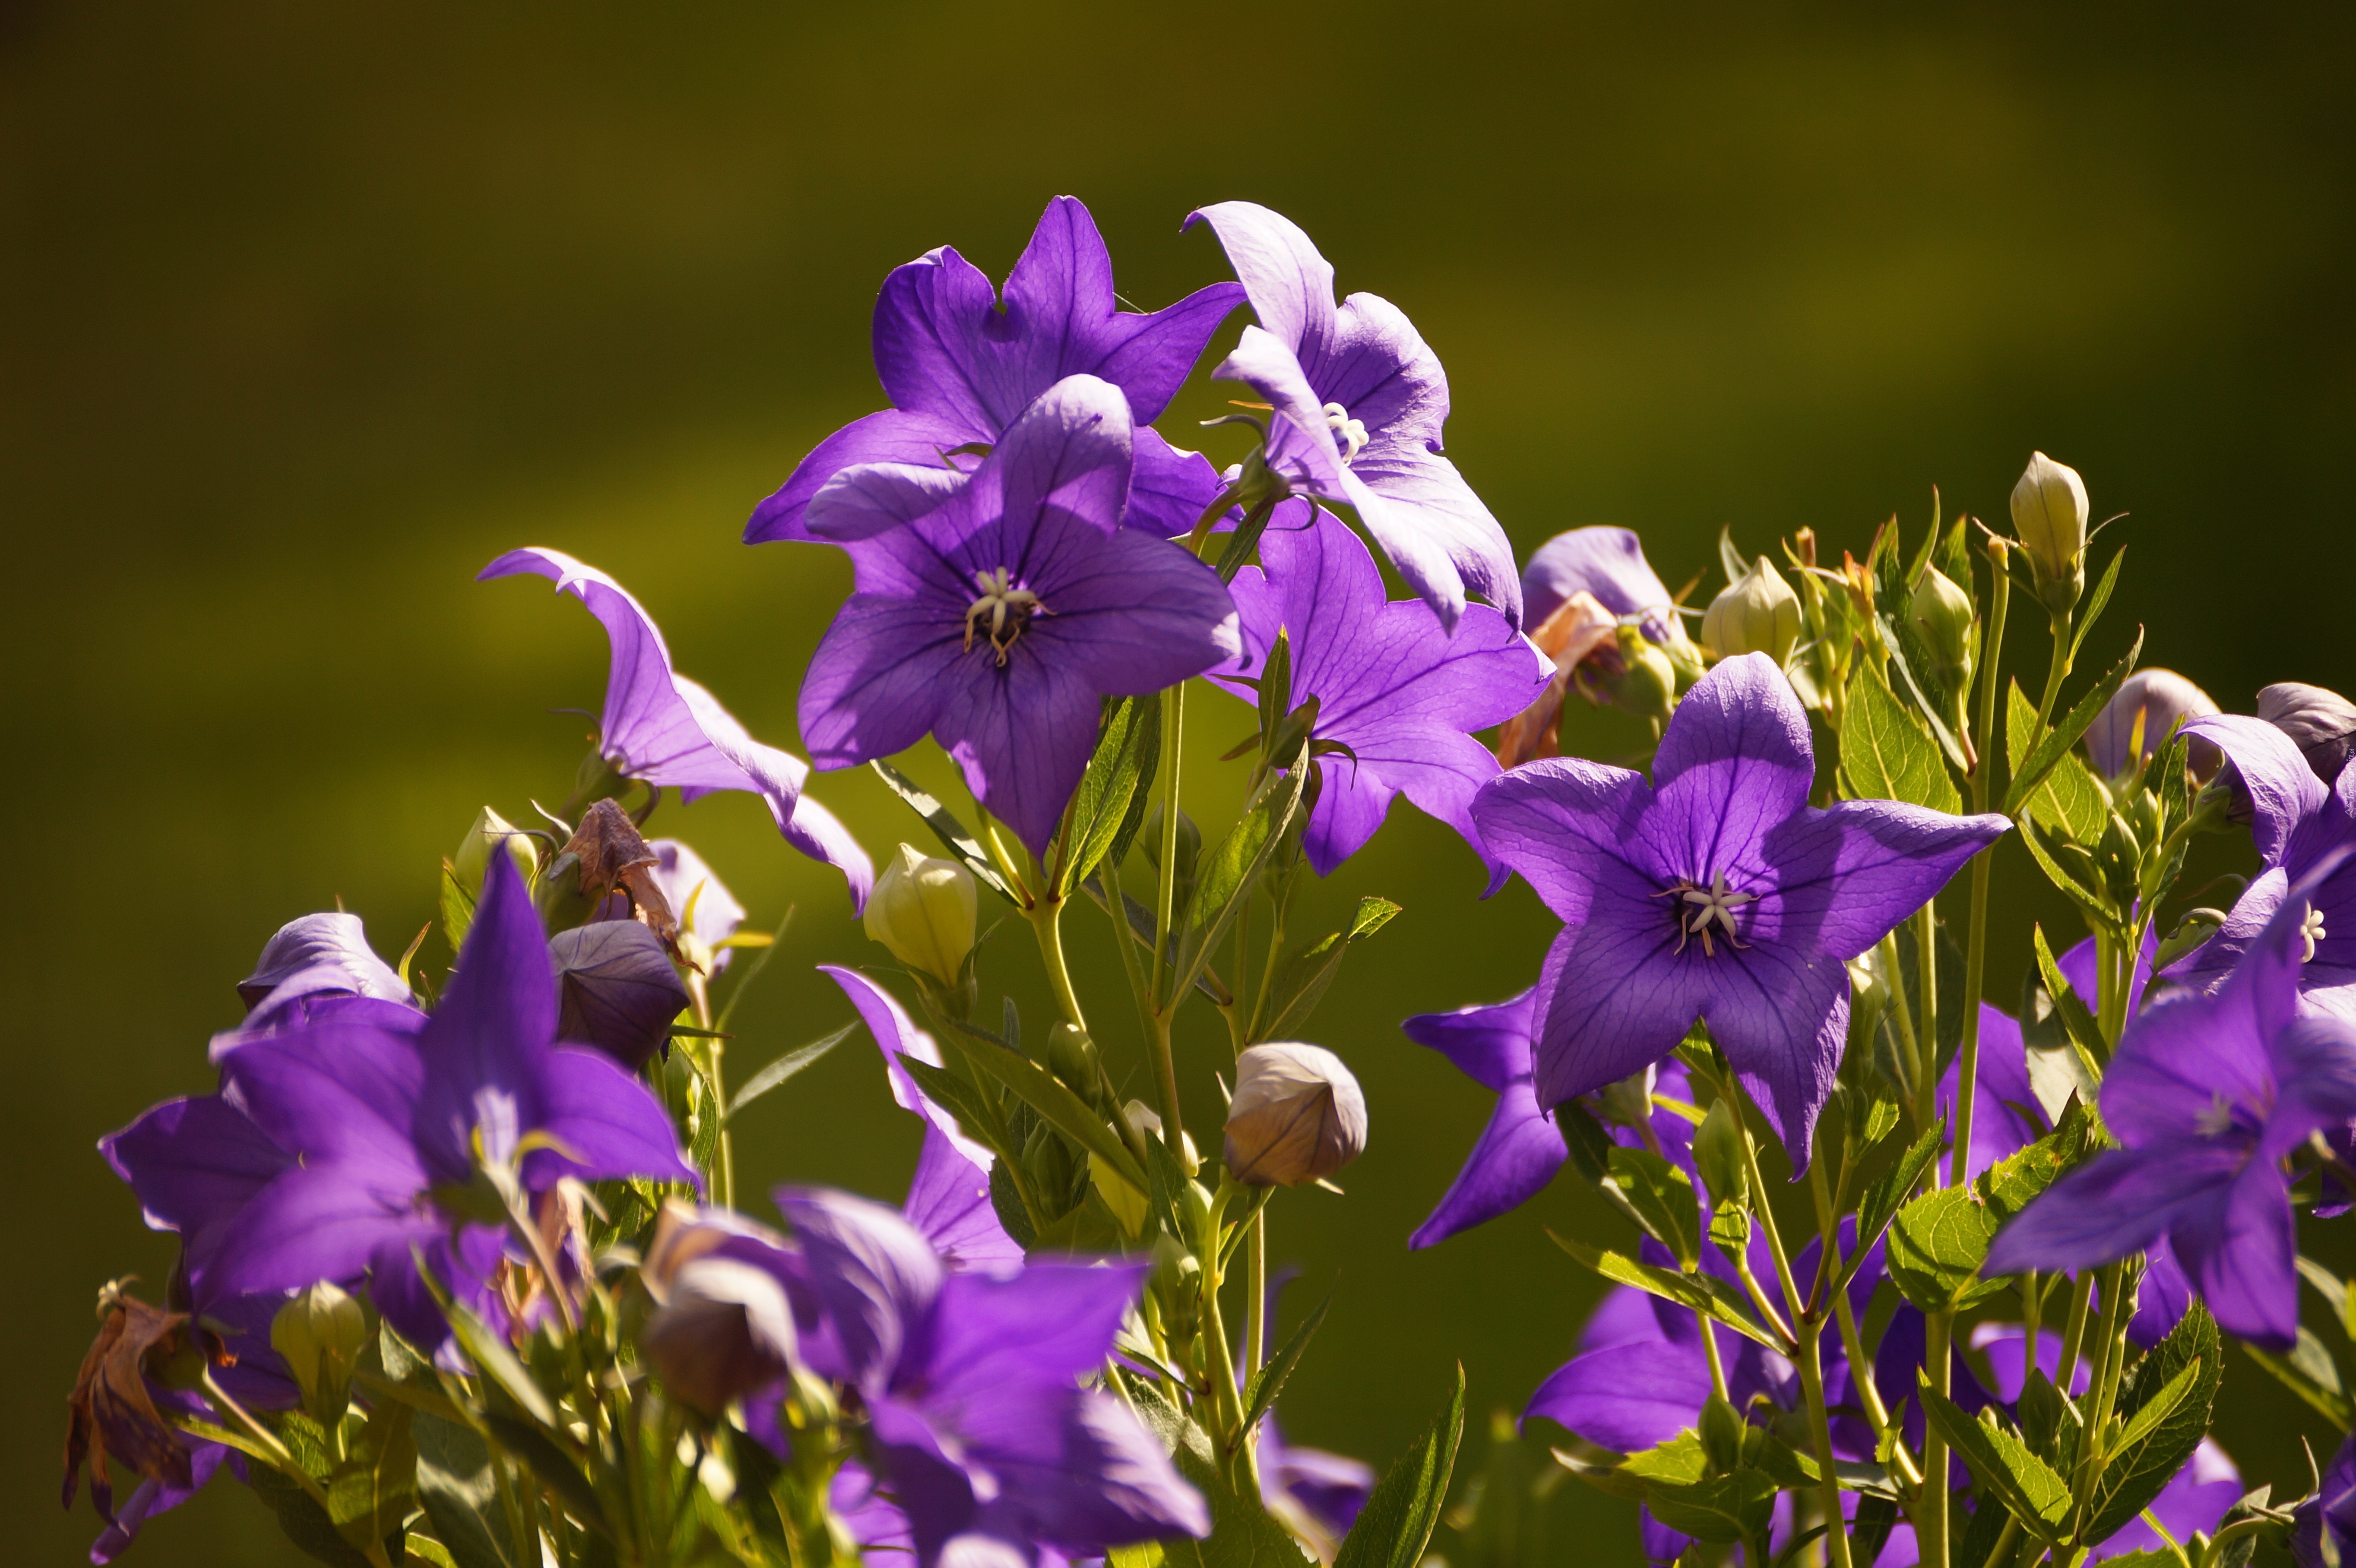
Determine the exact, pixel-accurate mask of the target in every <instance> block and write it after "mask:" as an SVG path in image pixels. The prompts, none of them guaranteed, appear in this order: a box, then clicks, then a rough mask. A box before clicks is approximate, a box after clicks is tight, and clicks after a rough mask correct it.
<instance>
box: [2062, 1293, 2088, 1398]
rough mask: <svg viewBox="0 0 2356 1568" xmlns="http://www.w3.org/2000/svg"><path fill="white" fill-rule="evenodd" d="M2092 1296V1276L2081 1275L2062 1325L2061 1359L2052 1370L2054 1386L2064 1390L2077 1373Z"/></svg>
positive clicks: (2084, 1345) (2084, 1342)
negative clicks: (2068, 1313) (2068, 1314)
mask: <svg viewBox="0 0 2356 1568" xmlns="http://www.w3.org/2000/svg"><path fill="white" fill-rule="evenodd" d="M2093 1296H2094V1275H2092V1274H2082V1275H2079V1276H2078V1278H2077V1281H2076V1283H2075V1284H2074V1285H2072V1288H2071V1291H2070V1316H2069V1317H2067V1318H2065V1319H2063V1321H2062V1324H2061V1360H2060V1361H2059V1362H2058V1363H2057V1364H2056V1366H2055V1368H2054V1371H2055V1374H2056V1375H2055V1377H2054V1380H2053V1381H2054V1386H2055V1387H2057V1388H2062V1389H2066V1388H2068V1387H2069V1386H2070V1380H2071V1378H2072V1376H2074V1375H2075V1374H2076V1372H2077V1371H2078V1357H2079V1354H2080V1352H2082V1351H2083V1349H2085V1347H2086V1305H2087V1303H2088V1302H2089V1301H2090V1300H2091V1299H2092V1298H2093Z"/></svg>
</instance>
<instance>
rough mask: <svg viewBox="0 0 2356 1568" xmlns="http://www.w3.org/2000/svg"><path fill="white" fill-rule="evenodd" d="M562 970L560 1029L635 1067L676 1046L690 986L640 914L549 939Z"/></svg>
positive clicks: (551, 958) (552, 961)
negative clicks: (674, 1035)
mask: <svg viewBox="0 0 2356 1568" xmlns="http://www.w3.org/2000/svg"><path fill="white" fill-rule="evenodd" d="M548 962H549V965H550V968H551V969H552V971H553V972H554V974H555V976H556V996H557V1015H556V1032H557V1034H558V1035H559V1036H560V1037H561V1038H562V1039H565V1040H573V1041H575V1042H577V1043H579V1044H582V1045H594V1046H595V1047H596V1048H597V1049H598V1050H600V1051H604V1052H605V1054H606V1055H608V1056H610V1057H612V1058H613V1059H614V1060H615V1061H618V1062H620V1063H621V1064H622V1065H623V1066H625V1067H626V1068H628V1069H629V1070H630V1071H631V1072H637V1070H638V1069H639V1068H641V1067H644V1066H645V1065H646V1064H647V1061H648V1059H649V1058H650V1057H652V1056H653V1055H654V1054H655V1052H656V1051H663V1052H665V1053H666V1054H668V1053H669V1050H670V1026H671V1024H672V1023H673V1022H674V1021H675V1020H676V1019H678V1018H679V1015H680V1013H681V1012H683V1011H685V1010H686V1008H687V1005H688V999H689V998H688V994H687V987H685V986H683V985H681V984H680V979H679V971H678V970H677V969H674V968H673V967H671V962H670V955H669V954H668V953H665V952H664V951H663V944H662V938H660V937H659V936H657V935H656V934H655V933H653V932H652V931H650V930H648V928H647V927H646V926H644V925H641V924H639V923H637V921H635V920H599V921H592V922H591V923H588V924H587V925H576V926H574V927H573V929H572V930H570V931H560V932H558V933H556V934H555V935H554V936H552V937H550V938H549V940H548Z"/></svg>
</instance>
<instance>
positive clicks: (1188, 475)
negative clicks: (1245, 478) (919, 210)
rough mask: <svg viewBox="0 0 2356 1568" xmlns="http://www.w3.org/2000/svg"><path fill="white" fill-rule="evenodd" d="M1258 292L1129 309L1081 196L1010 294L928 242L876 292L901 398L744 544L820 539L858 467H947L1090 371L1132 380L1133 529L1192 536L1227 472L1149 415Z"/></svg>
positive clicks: (1219, 289)
mask: <svg viewBox="0 0 2356 1568" xmlns="http://www.w3.org/2000/svg"><path fill="white" fill-rule="evenodd" d="M1243 292H1244V291H1243V290H1242V289H1241V288H1240V287H1239V286H1237V284H1234V283H1213V284H1211V285H1210V286H1209V287H1208V288H1204V289H1198V290H1196V291H1195V292H1194V293H1191V294H1189V295H1187V296H1186V297H1185V298H1184V299H1183V300H1180V301H1179V302H1178V303H1177V304H1173V305H1171V306H1169V307H1168V308H1167V309H1164V310H1158V311H1155V312H1153V313H1151V315H1138V314H1136V313H1133V312H1130V311H1125V310H1120V309H1118V308H1117V301H1116V298H1115V295H1114V293H1113V289H1112V258H1111V257H1110V255H1108V253H1107V252H1106V250H1105V243H1104V240H1103V237H1102V236H1101V235H1099V234H1098V232H1097V226H1096V221H1095V219H1092V218H1090V217H1089V216H1088V209H1087V208H1085V207H1083V206H1081V205H1080V203H1079V201H1078V200H1077V199H1076V198H1075V197H1068V196H1059V197H1056V198H1055V200H1053V201H1051V202H1049V203H1048V204H1047V210H1046V212H1045V213H1044V215H1043V216H1042V217H1041V218H1040V219H1039V226H1038V228H1037V229H1036V230H1035V231H1033V234H1032V236H1031V243H1030V244H1029V245H1028V246H1027V247H1025V248H1024V250H1023V255H1022V257H1021V259H1020V260H1018V261H1016V262H1015V263H1014V271H1013V272H1011V273H1009V274H1008V276H1007V279H1006V293H1005V298H1004V302H1003V304H1002V305H1001V302H1000V300H999V298H998V295H997V293H996V291H995V290H993V289H992V288H991V284H990V280H989V279H988V278H987V277H985V276H983V275H982V273H981V272H980V271H979V270H977V269H976V268H975V267H974V266H973V264H972V263H971V262H969V261H967V260H966V259H965V258H964V257H962V256H960V255H958V253H957V251H954V250H951V249H950V248H949V247H948V246H946V245H944V246H942V247H940V248H939V249H938V250H936V251H927V252H926V254H925V255H924V256H922V257H920V258H918V259H917V260H916V261H911V262H909V263H908V264H907V265H906V266H904V267H901V268H898V269H897V270H895V271H894V272H893V273H892V275H891V276H890V277H889V278H887V279H885V280H884V283H883V293H882V294H881V295H879V296H878V297H877V299H876V302H875V369H876V373H877V375H878V376H879V377H881V378H882V379H883V393H884V396H886V397H887V398H889V399H890V400H892V406H891V407H890V408H888V409H886V410H884V411H882V412H881V413H873V414H869V415H867V416H866V417H865V418H863V419H859V420H855V421H852V422H851V423H850V424H848V425H845V426H844V427H843V428H842V429H841V430H839V431H837V432H834V433H833V434H832V435H830V436H829V437H827V438H826V440H825V441H823V442H821V443H819V446H818V449H817V450H816V451H814V452H812V453H810V454H809V456H808V457H805V458H803V459H802V461H801V463H800V464H799V465H798V467H796V468H795V470H794V472H793V475H792V477H790V478H788V479H787V481H786V483H785V485H784V486H783V487H782V488H780V489H779V490H778V491H777V493H776V495H774V496H770V497H769V498H768V499H767V500H766V501H764V502H762V503H761V505H760V506H759V507H756V508H755V510H754V513H753V520H752V521H751V522H750V523H748V524H747V525H746V526H745V528H744V542H745V543H746V544H766V543H767V542H769V541H771V540H774V539H814V538H818V537H819V536H817V535H814V534H812V533H811V532H809V529H808V528H807V527H806V526H805V518H804V514H805V512H806V511H807V510H808V508H809V504H810V501H811V500H812V498H813V497H815V496H817V495H818V493H819V490H820V489H821V488H822V487H824V485H826V483H827V481H828V480H830V479H831V478H833V477H834V476H835V475H838V474H840V473H841V472H842V471H843V470H844V469H846V468H851V467H854V466H856V465H858V464H866V463H894V464H917V465H920V466H924V467H930V468H936V469H946V468H948V465H949V464H950V462H951V461H952V460H953V458H954V457H956V456H957V455H959V450H958V449H960V448H964V447H969V446H971V445H974V444H976V443H980V444H982V445H991V444H995V443H997V442H998V441H999V440H1000V439H1001V438H1002V437H1003V436H1004V435H1005V433H1006V431H1007V428H1008V427H1009V426H1010V425H1012V424H1013V422H1014V421H1015V420H1016V419H1018V418H1019V417H1021V415H1022V413H1023V410H1024V409H1026V408H1028V407H1030V406H1031V403H1032V400H1033V399H1035V398H1037V397H1039V396H1040V395H1041V394H1042V393H1044V392H1045V391H1046V390H1047V389H1048V388H1050V387H1052V386H1054V385H1055V383H1056V382H1057V381H1060V380H1062V379H1064V378H1065V377H1066V376H1083V375H1085V376H1097V377H1100V378H1102V379H1104V380H1107V381H1108V382H1110V383H1112V385H1113V386H1115V387H1117V388H1119V389H1120V392H1121V394H1122V396H1123V397H1124V398H1125V399H1126V400H1127V401H1128V403H1129V409H1130V418H1131V419H1132V420H1133V421H1135V423H1136V424H1137V425H1138V427H1139V429H1138V432H1137V458H1136V465H1135V470H1134V474H1133V476H1132V477H1131V479H1130V498H1129V512H1128V517H1127V521H1128V523H1129V525H1130V527H1132V528H1143V529H1146V530H1148V531H1150V532H1153V533H1158V534H1160V535H1162V537H1163V538H1165V539H1166V538H1168V537H1170V536H1171V535H1173V534H1180V533H1183V532H1185V531H1186V530H1187V529H1188V528H1192V527H1194V519H1195V517H1196V515H1197V514H1199V513H1200V512H1201V511H1202V509H1203V508H1204V507H1205V506H1206V505H1208V504H1209V502H1210V501H1211V499H1212V498H1213V497H1214V496H1215V495H1216V494H1217V492H1218V480H1217V476H1216V475H1215V474H1214V473H1213V472H1212V469H1211V465H1210V464H1209V463H1207V462H1205V460H1204V458H1203V457H1202V456H1201V455H1200V454H1199V453H1193V452H1185V451H1181V450H1179V449H1177V448H1174V447H1173V446H1172V445H1171V444H1170V443H1168V442H1166V441H1164V440H1163V439H1162V437H1161V436H1160V435H1159V434H1158V433H1157V432H1153V431H1151V430H1149V429H1146V428H1144V427H1146V426H1149V425H1151V423H1152V422H1153V421H1155V420H1157V419H1160V418H1161V417H1162V410H1163V409H1164V408H1166V407H1168V406H1169V402H1170V400H1171V398H1172V397H1173V395H1174V394H1175V393H1176V392H1177V390H1178V389H1179V387H1180V386H1181V385H1183V383H1184V381H1185V379H1186V375H1187V372H1189V371H1190V370H1192V369H1193V368H1194V361H1195V360H1197V359H1199V358H1200V357H1202V354H1203V349H1204V347H1205V345H1206V344H1208V343H1209V342H1210V340H1211V334H1213V333H1214V332H1216V331H1217V330H1218V329H1219V324H1220V323H1221V322H1223V321H1225V320H1226V318H1227V315H1228V314H1229V313H1230V312H1232V311H1233V310H1234V309H1235V308H1236V306H1237V305H1238V304H1242V303H1243Z"/></svg>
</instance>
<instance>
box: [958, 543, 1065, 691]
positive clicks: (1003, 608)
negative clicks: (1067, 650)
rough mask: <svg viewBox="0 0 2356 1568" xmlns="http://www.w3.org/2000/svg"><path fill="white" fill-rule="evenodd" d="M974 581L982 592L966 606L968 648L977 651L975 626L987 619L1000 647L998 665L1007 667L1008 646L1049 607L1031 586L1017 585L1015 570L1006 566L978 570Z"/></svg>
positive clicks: (993, 639)
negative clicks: (974, 636) (974, 645)
mask: <svg viewBox="0 0 2356 1568" xmlns="http://www.w3.org/2000/svg"><path fill="white" fill-rule="evenodd" d="M973 585H974V587H975V588H977V589H978V590H980V592H979V593H978V594H977V595H976V597H975V599H974V602H973V603H972V604H970V605H969V606H968V607H967V609H966V613H965V651H966V652H967V653H971V652H972V651H973V634H974V629H975V627H977V626H978V625H980V624H982V623H983V622H985V621H987V622H988V623H989V628H990V629H989V633H988V635H989V637H990V645H991V647H992V648H994V649H996V650H997V651H998V667H999V668H1001V669H1004V668H1005V667H1006V650H1007V649H1009V648H1011V647H1012V646H1013V645H1014V639H1015V638H1017V637H1019V636H1021V635H1023V627H1024V626H1026V625H1028V624H1030V623H1031V617H1032V616H1033V615H1044V614H1046V613H1048V610H1047V607H1046V606H1045V605H1044V604H1042V603H1039V596H1038V595H1037V594H1036V593H1033V592H1031V591H1030V590H1029V589H1028V588H1017V587H1015V586H1014V573H1013V572H1012V571H1009V570H1008V569H1007V568H1005V567H1002V566H999V567H992V568H991V570H990V571H977V572H975V573H974V574H973Z"/></svg>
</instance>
